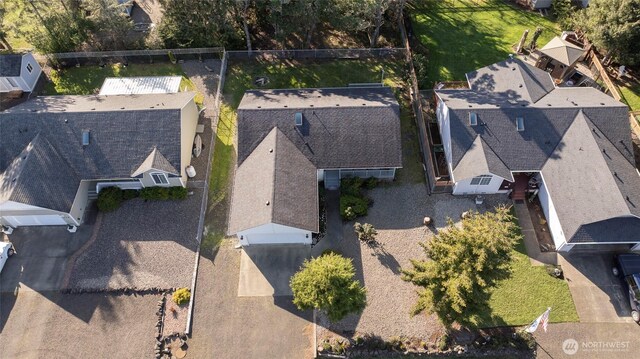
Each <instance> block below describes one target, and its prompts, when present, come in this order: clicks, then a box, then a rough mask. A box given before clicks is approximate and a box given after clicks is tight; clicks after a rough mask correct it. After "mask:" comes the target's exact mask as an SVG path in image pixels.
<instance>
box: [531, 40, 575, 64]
mask: <svg viewBox="0 0 640 359" xmlns="http://www.w3.org/2000/svg"><path fill="white" fill-rule="evenodd" d="M540 52H542V53H543V54H545V55H547V56H549V57H551V58H553V59H555V60H558V61H560V62H561V63H563V64H565V65H567V66H571V65H573V64H574V63H575V62H576V61H578V59H579V58H580V56H582V54H583V53H584V50H583V49H582V48H580V47H579V46H577V45H574V44H572V43H570V42H569V41H566V40H562V38H560V37H559V36H556V37H554V38H553V39H551V41H549V42H548V43H547V44H546V45H544V46H543V47H542V48H541V49H540Z"/></svg>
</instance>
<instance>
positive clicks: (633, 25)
mask: <svg viewBox="0 0 640 359" xmlns="http://www.w3.org/2000/svg"><path fill="white" fill-rule="evenodd" d="M575 25H576V28H577V29H579V30H581V31H583V32H584V33H585V34H586V36H587V38H588V39H589V41H591V42H592V43H593V44H594V45H595V46H596V48H598V50H601V51H605V52H606V53H607V54H608V55H609V56H610V57H611V58H612V59H613V60H615V61H616V62H619V63H623V64H626V65H637V64H640V1H638V0H591V1H590V2H589V7H588V8H586V9H584V10H581V11H579V13H578V15H577V16H576V19H575Z"/></svg>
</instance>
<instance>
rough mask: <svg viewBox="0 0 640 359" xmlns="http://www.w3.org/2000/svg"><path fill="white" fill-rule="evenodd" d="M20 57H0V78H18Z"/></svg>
mask: <svg viewBox="0 0 640 359" xmlns="http://www.w3.org/2000/svg"><path fill="white" fill-rule="evenodd" d="M21 66H22V55H17V54H13V55H0V77H17V76H20V67H21Z"/></svg>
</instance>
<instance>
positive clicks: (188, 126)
mask: <svg viewBox="0 0 640 359" xmlns="http://www.w3.org/2000/svg"><path fill="white" fill-rule="evenodd" d="M180 121H181V127H180V128H181V132H180V141H181V143H182V150H181V153H180V163H181V164H182V168H177V170H179V171H180V176H181V177H182V181H183V182H184V183H187V172H186V168H187V167H188V166H189V165H190V164H191V155H192V153H193V140H194V138H195V137H196V127H197V126H198V106H197V105H196V103H195V102H194V101H193V99H192V100H191V101H189V103H188V104H187V105H186V106H185V107H183V108H182V110H181V111H180ZM207 145H208V144H207ZM205 153H206V152H203V153H202V154H201V156H204V155H205Z"/></svg>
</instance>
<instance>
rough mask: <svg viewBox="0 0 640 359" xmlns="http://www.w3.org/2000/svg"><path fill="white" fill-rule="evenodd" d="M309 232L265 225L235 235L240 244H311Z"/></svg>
mask: <svg viewBox="0 0 640 359" xmlns="http://www.w3.org/2000/svg"><path fill="white" fill-rule="evenodd" d="M311 234H312V233H311V231H307V230H304V229H299V228H293V227H288V226H283V225H280V224H276V223H267V224H264V225H262V226H258V227H255V228H251V229H247V230H244V231H240V232H238V233H237V236H238V238H239V239H240V244H242V245H243V246H249V245H254V244H311V240H312V238H311Z"/></svg>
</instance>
